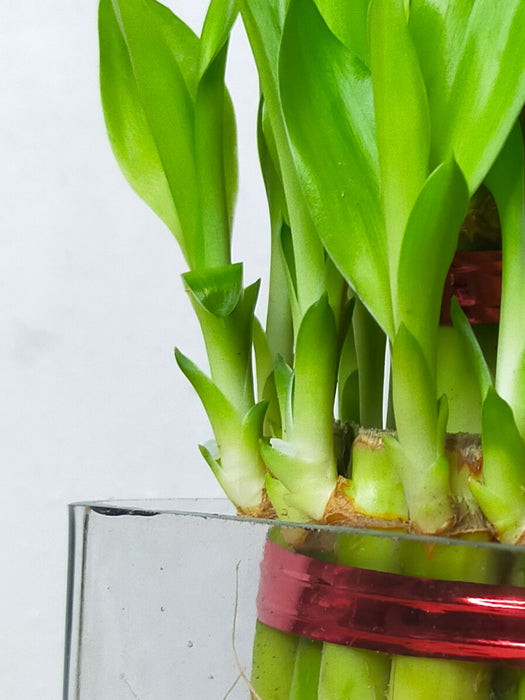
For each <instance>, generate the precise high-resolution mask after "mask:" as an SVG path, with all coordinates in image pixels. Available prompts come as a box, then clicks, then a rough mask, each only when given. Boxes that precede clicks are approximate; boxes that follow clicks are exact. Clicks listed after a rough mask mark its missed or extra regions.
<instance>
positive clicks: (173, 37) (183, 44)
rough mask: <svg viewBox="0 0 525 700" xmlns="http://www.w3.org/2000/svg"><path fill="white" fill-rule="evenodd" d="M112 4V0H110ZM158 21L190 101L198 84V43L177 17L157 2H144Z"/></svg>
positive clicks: (152, 0)
mask: <svg viewBox="0 0 525 700" xmlns="http://www.w3.org/2000/svg"><path fill="white" fill-rule="evenodd" d="M112 1H113V2H114V0H112ZM146 2H149V9H150V10H151V12H152V13H153V14H154V15H156V16H157V18H158V20H159V30H160V31H161V32H162V36H163V38H164V40H165V41H166V43H167V45H168V46H169V48H170V49H171V52H172V54H173V56H174V58H175V60H176V61H177V65H178V66H179V68H180V71H181V73H182V77H183V78H184V82H185V83H186V87H187V88H188V92H189V93H190V96H191V98H192V100H193V99H194V98H195V95H196V93H197V85H198V82H199V77H200V76H199V55H200V50H201V47H200V41H199V38H198V37H197V35H196V34H195V33H194V32H193V31H192V30H191V29H190V28H189V27H188V25H187V24H185V23H184V22H183V21H182V20H181V19H180V18H179V17H177V15H174V14H173V12H172V11H171V10H170V9H169V8H168V7H166V6H165V5H162V4H161V3H160V2H157V0H146Z"/></svg>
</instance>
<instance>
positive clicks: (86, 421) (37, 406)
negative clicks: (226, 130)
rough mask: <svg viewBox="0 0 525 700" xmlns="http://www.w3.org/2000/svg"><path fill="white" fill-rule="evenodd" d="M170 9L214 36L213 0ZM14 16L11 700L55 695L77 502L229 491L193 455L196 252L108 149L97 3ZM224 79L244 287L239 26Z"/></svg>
mask: <svg viewBox="0 0 525 700" xmlns="http://www.w3.org/2000/svg"><path fill="white" fill-rule="evenodd" d="M169 5H170V7H171V8H172V9H174V10H175V11H176V12H177V14H179V15H180V16H181V17H183V18H184V19H185V20H186V21H187V22H188V23H189V24H190V25H191V26H192V27H193V28H194V29H196V30H197V31H200V26H201V23H202V19H203V17H204V12H205V7H206V5H207V2H206V0H179V1H176V0H171V2H170V3H169ZM1 14H2V18H1V21H0V65H1V66H2V71H1V74H0V85H1V87H2V109H1V110H0V146H1V152H0V159H1V160H0V163H1V166H0V178H1V188H0V192H1V193H2V207H1V208H0V216H1V219H2V221H1V229H0V230H1V241H2V245H1V254H0V289H1V295H0V297H1V300H2V306H1V308H2V312H1V316H0V318H1V322H0V332H1V343H0V354H1V362H2V367H3V371H2V382H1V386H0V392H1V394H0V395H1V416H0V451H1V454H2V467H1V468H2V489H1V496H0V498H1V500H2V503H1V523H0V527H1V529H0V532H1V537H2V551H3V554H4V556H3V567H2V571H3V573H2V576H1V577H0V601H1V606H2V610H1V628H2V635H1V642H0V644H1V645H2V653H1V655H0V659H1V661H0V697H2V698H9V699H10V700H28V699H32V700H33V699H34V700H36V699H37V698H38V700H56V699H57V698H58V697H60V693H61V686H62V653H63V630H64V607H65V585H66V549H67V512H66V505H67V503H68V502H71V501H75V500H87V499H105V498H109V497H113V498H119V497H121V498H136V497H172V496H195V495H200V496H216V495H218V494H220V491H219V488H218V486H217V485H216V484H215V482H214V479H213V477H212V475H211V473H210V472H209V470H208V468H207V466H206V464H205V463H204V461H203V460H202V459H201V457H200V455H199V454H198V451H197V444H198V443H199V442H200V441H204V440H207V439H208V438H209V437H210V436H211V431H210V429H209V427H208V425H207V422H206V418H205V415H204V412H203V410H202V408H201V407H200V405H199V402H198V400H197V398H196V397H195V396H194V394H193V392H192V390H191V388H190V387H189V385H188V384H187V382H186V380H185V379H184V377H182V375H181V374H180V372H179V370H178V368H177V366H176V364H175V361H174V359H173V346H174V345H178V346H180V347H181V349H182V350H183V351H184V352H185V353H186V354H188V355H189V356H190V357H191V358H192V359H194V360H195V361H196V362H197V363H199V364H200V365H201V366H203V367H206V364H205V354H204V350H203V347H202V343H201V340H200V336H199V331H198V327H197V324H196V322H195V321H194V319H193V316H192V311H191V308H190V305H189V302H188V300H187V299H186V297H185V294H184V292H183V290H182V285H181V281H180V274H181V273H182V272H183V271H184V263H183V259H182V256H181V255H180V253H179V251H178V248H177V246H176V243H175V241H174V239H173V238H172V236H171V234H170V233H169V232H168V230H167V229H165V228H164V226H163V225H162V224H161V223H160V222H159V221H158V220H157V219H156V218H155V216H154V215H153V214H152V213H151V212H150V210H149V209H148V208H147V207H146V206H145V205H144V204H143V203H142V202H141V201H140V200H139V199H138V197H137V196H136V195H135V194H134V192H132V190H131V189H130V188H129V186H128V185H127V183H126V182H125V181H124V179H123V177H122V176H121V174H120V171H119V170H118V167H117V165H116V163H115V162H114V160H113V156H112V154H111V151H110V148H109V146H108V143H107V140H106V136H105V130H104V124H103V119H102V114H101V109H100V104H99V96H98V49H97V32H96V14H97V8H96V2H95V0H69V2H66V1H65V2H60V0H49V1H48V2H45V3H42V2H37V0H28V1H27V2H24V3H20V2H17V1H16V0H4V2H3V3H2V12H1ZM228 82H229V85H230V87H231V91H232V95H233V98H234V102H235V105H236V111H237V116H238V122H239V150H240V159H241V171H240V177H241V187H240V193H239V203H238V210H237V217H236V227H235V246H234V247H235V255H234V257H235V259H236V260H244V261H245V264H246V266H245V279H246V281H248V282H251V281H253V280H254V279H255V278H257V277H259V276H263V278H264V280H267V257H268V225H267V215H266V206H265V200H264V193H263V188H262V184H261V179H260V175H259V171H258V164H257V153H256V144H255V119H256V108H257V98H258V85H257V78H256V74H255V70H254V67H253V63H252V61H251V59H250V56H249V49H248V46H247V42H246V39H245V37H244V35H243V32H242V29H241V27H240V26H238V25H237V26H236V28H235V31H234V36H233V40H232V47H231V60H230V65H229V67H228ZM265 292H266V286H264V285H263V289H262V294H261V296H262V298H263V299H264V297H265ZM261 308H262V309H263V310H262V315H264V301H263V302H262V306H261ZM101 700H102V699H101Z"/></svg>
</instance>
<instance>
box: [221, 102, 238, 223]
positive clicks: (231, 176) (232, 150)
mask: <svg viewBox="0 0 525 700" xmlns="http://www.w3.org/2000/svg"><path fill="white" fill-rule="evenodd" d="M222 154H223V159H224V160H223V169H224V182H225V190H226V206H227V211H228V219H229V225H230V226H229V228H230V231H231V228H232V224H233V214H234V212H235V203H236V201H237V190H238V187H239V163H238V160H237V126H236V123H235V112H234V110H233V102H232V100H231V97H230V94H229V92H228V91H227V90H225V92H224V115H223V147H222Z"/></svg>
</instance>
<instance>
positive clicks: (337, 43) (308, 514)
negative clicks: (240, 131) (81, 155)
mask: <svg viewBox="0 0 525 700" xmlns="http://www.w3.org/2000/svg"><path fill="white" fill-rule="evenodd" d="M238 16H240V19H239V21H242V22H243V24H244V27H245V30H246V32H247V34H248V38H249V40H250V45H251V48H252V52H253V56H254V59H255V62H256V65H257V69H258V73H259V80H260V94H261V100H260V108H259V117H258V124H257V125H256V127H257V137H258V146H259V155H260V162H261V168H262V172H263V176H264V181H265V185H266V191H267V199H268V206H269V212H270V222H271V231H270V232H269V235H270V236H271V261H270V265H269V277H270V284H269V290H270V291H269V300H268V315H267V319H266V322H265V324H264V325H263V324H261V323H260V322H259V321H258V320H257V318H256V317H255V313H254V312H255V305H256V301H257V295H258V289H259V283H258V282H253V283H251V284H249V285H248V286H244V282H243V273H242V264H241V263H237V262H235V261H232V260H231V253H230V250H231V248H230V242H231V230H232V218H233V212H234V205H235V196H236V187H237V166H236V138H235V120H234V112H233V108H232V103H231V100H230V97H229V94H228V90H227V88H226V87H225V82H224V75H225V65H226V60H227V52H228V40H229V35H230V32H231V29H232V26H233V24H234V22H235V21H236V20H237V19H238ZM99 34H100V57H101V64H100V75H101V91H102V102H103V108H104V115H105V119H106V125H107V130H108V134H109V138H110V141H111V145H112V147H113V150H114V153H115V156H116V158H117V160H118V162H119V164H120V166H121V168H122V170H123V172H124V174H125V176H126V177H127V179H128V180H129V182H130V183H131V185H132V186H133V187H134V188H135V190H136V191H137V192H138V194H139V195H140V196H141V197H142V198H143V199H144V200H145V201H146V202H147V203H148V204H149V205H150V207H151V208H152V209H153V210H154V211H155V212H156V213H157V214H158V215H159V216H160V217H161V218H162V220H163V221H164V222H165V223H166V225H167V226H168V227H169V228H170V230H171V231H172V233H173V234H174V236H175V238H176V240H177V242H178V243H179V245H180V247H181V249H182V251H183V254H184V257H185V260H186V262H187V265H188V272H186V273H185V274H184V275H183V281H184V286H185V289H186V291H187V292H188V295H189V298H190V301H191V303H192V305H193V308H194V310H195V313H196V315H197V318H198V320H199V323H200V326H201V329H202V334H203V337H204V342H205V345H206V350H207V356H208V360H209V370H210V376H208V374H206V373H204V372H203V371H201V370H200V369H199V368H197V367H196V366H195V365H194V364H193V363H192V362H191V360H189V359H188V358H187V357H185V356H184V355H183V354H182V353H181V352H180V351H179V350H176V359H177V362H178V364H179V367H180V368H181V370H182V371H183V372H184V374H185V375H186V377H187V378H188V379H189V381H190V382H191V383H192V385H193V386H194V388H195V390H196V392H197V394H198V395H199V397H200V399H201V401H202V403H203V405H204V407H205V409H206V412H207V414H208V417H209V419H210V423H211V426H212V429H213V434H214V440H213V441H212V442H209V443H206V444H204V445H201V447H200V450H201V453H202V455H203V457H204V459H205V460H206V462H207V463H208V464H209V466H210V467H211V469H212V470H213V473H214V474H215V476H216V477H217V479H218V481H219V483H220V484H221V486H222V487H223V489H224V491H225V493H226V495H227V496H228V497H229V498H230V499H231V501H232V502H233V503H234V504H235V506H236V507H237V509H238V512H239V514H241V515H252V516H259V517H275V515H277V516H278V517H279V518H280V519H282V520H291V521H296V522H305V521H315V522H320V523H333V522H336V521H337V522H346V523H349V524H353V525H356V524H357V525H363V526H372V527H375V528H381V527H383V528H390V529H409V530H411V531H414V532H419V533H426V534H448V535H454V536H457V537H473V538H479V539H489V538H497V539H498V540H500V541H501V542H505V543H521V542H522V541H523V540H524V539H525V535H524V533H525V213H524V211H525V210H524V153H523V137H522V132H521V129H520V124H519V115H520V111H521V110H522V107H523V104H524V102H525V52H524V51H523V38H524V37H525V1H524V0H504V1H501V2H494V0H353V2H348V1H347V0H211V2H210V5H209V10H208V13H207V16H206V20H205V22H204V26H203V29H202V33H201V36H200V38H199V37H197V36H196V35H195V34H194V33H193V32H192V31H191V30H190V29H189V28H188V27H187V26H186V25H185V24H184V23H183V21H182V20H181V19H179V18H178V17H176V16H175V15H173V14H172V13H171V11H170V10H169V9H167V8H166V7H164V6H163V5H161V4H159V3H157V2H155V0H101V2H100V8H99ZM254 132H255V125H254ZM487 202H488V203H489V204H488V206H489V208H490V207H491V208H492V209H491V211H492V212H493V219H494V220H495V224H494V228H495V230H496V234H495V236H490V237H489V239H490V241H489V248H493V249H500V250H501V251H502V253H501V255H502V270H503V272H502V292H501V309H500V322H499V328H498V327H497V326H495V325H493V326H475V325H473V324H471V323H470V322H469V320H468V319H467V317H466V315H465V313H464V311H463V310H462V308H461V305H460V304H459V303H458V301H457V300H456V299H455V298H454V299H453V300H452V304H451V308H450V316H451V319H452V325H448V326H443V325H440V317H441V314H442V303H443V302H442V299H443V289H444V285H445V280H446V277H447V273H448V271H449V268H450V266H451V263H452V261H453V259H454V255H455V253H456V251H457V250H458V247H461V246H462V245H463V246H464V245H465V241H466V245H467V247H469V246H470V247H473V248H475V247H476V246H477V245H478V244H479V245H481V247H485V248H486V247H487V240H486V239H487V237H486V236H485V237H484V233H486V231H484V227H483V225H482V226H481V227H480V226H479V225H478V226H477V227H471V225H470V224H471V222H472V221H473V220H476V221H478V222H479V217H477V218H476V213H477V212H479V209H480V207H481V206H485V205H486V203H487ZM480 203H481V204H480ZM485 228H488V225H487V226H486V227H485ZM246 235H249V232H246ZM494 239H496V240H494ZM480 241H481V242H480ZM446 311H447V313H448V309H447V310H446ZM252 355H254V356H255V366H256V371H255V374H256V376H255V377H254V376H253V372H252V359H253V358H252ZM334 405H335V411H334ZM360 547H361V545H360V544H359V545H356V541H355V539H353V540H345V539H344V538H340V539H339V541H338V546H337V556H338V558H339V561H341V562H342V563H352V564H357V565H359V562H360V561H361V560H362V558H363V557H365V559H366V561H367V562H368V563H369V564H370V562H374V561H375V562H376V564H375V565H376V566H382V567H383V568H384V569H385V570H392V571H401V570H402V571H408V572H412V573H420V574H421V575H431V576H434V577H444V578H446V577H447V576H452V577H454V576H459V577H460V576H461V567H467V568H469V570H470V572H471V573H470V576H472V571H473V570H476V567H478V570H479V575H478V578H479V580H481V581H485V582H491V581H493V580H495V578H496V575H497V572H495V571H494V570H493V569H492V568H491V566H490V563H487V562H485V563H484V564H483V565H482V564H481V563H480V561H479V553H477V552H475V550H473V553H472V556H471V560H470V561H467V562H465V561H463V560H461V561H459V559H458V555H457V552H456V553H455V552H454V551H453V550H454V548H452V549H450V550H449V551H448V552H447V553H443V555H442V556H441V555H439V556H435V557H433V558H430V557H427V556H426V554H425V551H424V549H422V550H421V558H420V559H419V560H418V561H414V560H412V559H410V558H408V559H407V560H406V561H405V562H401V563H400V562H399V561H398V560H397V559H394V558H393V556H392V553H391V552H388V551H386V550H385V548H384V547H382V548H380V547H377V551H372V550H371V548H372V547H373V545H370V544H369V545H367V546H366V547H365V549H366V551H363V550H362V548H360ZM498 575H499V574H498ZM270 657H271V658H272V659H273V660H272V661H271V662H270V660H269V659H270ZM275 658H279V663H276V662H275ZM303 671H304V673H303ZM306 671H308V672H306ZM305 674H306V675H305ZM305 678H307V680H306V681H305ZM252 684H253V686H254V688H253V693H254V697H262V698H263V700H272V699H273V700H281V699H282V700H285V699H286V700H292V699H293V698H299V699H300V700H309V698H319V699H320V700H321V699H323V700H324V699H326V700H339V698H341V700H342V699H343V698H344V699H345V700H347V699H348V698H356V699H358V700H362V699H368V698H377V699H379V698H384V697H385V696H386V694H388V697H389V698H391V699H392V698H393V699H395V700H404V699H405V698H406V699H407V700H408V699H410V700H418V698H421V700H424V699H426V698H430V697H436V696H437V697H441V698H451V699H452V698H462V699H467V700H469V699H470V698H473V699H474V698H475V699H478V698H479V699H482V698H483V699H484V698H486V699H487V700H488V699H489V698H490V697H493V695H491V693H493V692H495V691H494V689H493V688H491V684H492V680H491V677H490V673H489V671H488V670H487V669H481V667H480V666H478V665H477V664H471V663H470V664H469V663H463V662H456V661H454V662H453V661H441V660H439V661H436V660H427V659H413V658H410V657H395V658H394V659H390V658H388V657H386V656H384V655H382V654H376V653H374V652H365V651H360V650H356V649H349V648H343V647H336V646H333V645H329V644H324V645H321V644H319V643H311V642H310V641H309V640H301V641H298V640H297V638H292V637H290V636H289V635H285V634H284V633H280V632H276V631H275V630H271V629H269V628H265V627H264V626H263V625H261V624H259V626H258V630H257V634H256V640H255V647H254V670H253V674H252ZM504 685H505V684H504ZM436 688H440V689H441V691H436ZM505 688H506V690H505V693H507V694H506V695H504V696H503V695H502V696H501V697H509V698H510V697H516V698H518V697H520V698H521V697H525V683H524V684H523V688H521V689H520V679H519V677H518V678H516V679H514V681H513V683H507V684H506V685H505ZM436 693H437V694H436ZM519 693H521V694H519Z"/></svg>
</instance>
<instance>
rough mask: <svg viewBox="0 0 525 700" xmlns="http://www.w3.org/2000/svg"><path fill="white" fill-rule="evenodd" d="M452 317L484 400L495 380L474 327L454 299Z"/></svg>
mask: <svg viewBox="0 0 525 700" xmlns="http://www.w3.org/2000/svg"><path fill="white" fill-rule="evenodd" d="M450 317H451V319H452V323H453V324H454V328H456V330H457V331H458V333H459V335H460V338H461V339H462V341H463V349H464V352H465V353H466V355H467V356H468V359H469V364H470V365H471V366H472V367H474V369H475V372H476V376H477V380H478V384H479V388H480V393H481V396H482V398H483V399H484V398H485V396H486V395H487V392H488V390H489V388H490V387H492V386H493V379H492V375H491V373H490V369H489V367H488V365H487V361H486V360H485V356H484V355H483V351H482V350H481V347H480V345H479V342H478V339H477V338H476V336H475V334H474V331H473V330H472V326H471V325H470V323H469V321H468V319H467V317H466V316H465V313H464V311H463V309H462V308H461V306H460V305H459V302H458V300H457V298H456V297H455V296H454V297H452V301H451V304H450Z"/></svg>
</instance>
